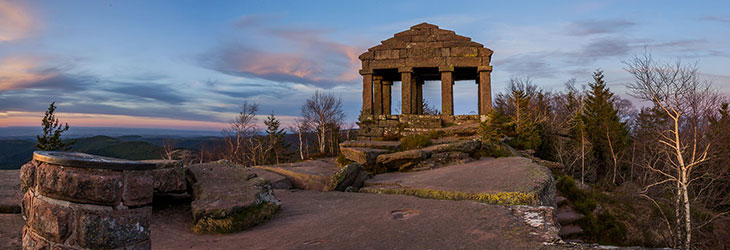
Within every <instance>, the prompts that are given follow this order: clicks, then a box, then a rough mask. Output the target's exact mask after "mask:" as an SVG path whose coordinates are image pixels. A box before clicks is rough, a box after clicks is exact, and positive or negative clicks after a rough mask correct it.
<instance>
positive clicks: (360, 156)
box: [340, 147, 388, 165]
mask: <svg viewBox="0 0 730 250" xmlns="http://www.w3.org/2000/svg"><path fill="white" fill-rule="evenodd" d="M340 153H341V154H342V155H344V156H345V158H347V159H348V160H351V161H354V162H357V163H360V164H363V165H374V164H375V160H376V159H377V158H378V155H381V154H385V153H388V150H384V149H375V148H358V147H340Z"/></svg>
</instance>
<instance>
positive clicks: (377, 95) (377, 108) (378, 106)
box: [373, 76, 383, 115]
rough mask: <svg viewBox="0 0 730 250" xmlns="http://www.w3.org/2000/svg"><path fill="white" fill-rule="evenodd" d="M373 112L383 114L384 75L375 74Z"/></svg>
mask: <svg viewBox="0 0 730 250" xmlns="http://www.w3.org/2000/svg"><path fill="white" fill-rule="evenodd" d="M373 96H374V98H373V114H375V115H382V114H383V77H382V76H373Z"/></svg>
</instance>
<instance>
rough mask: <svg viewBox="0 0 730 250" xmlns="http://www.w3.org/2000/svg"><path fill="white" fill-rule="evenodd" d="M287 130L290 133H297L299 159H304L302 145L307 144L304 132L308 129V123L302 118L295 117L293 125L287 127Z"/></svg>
mask: <svg viewBox="0 0 730 250" xmlns="http://www.w3.org/2000/svg"><path fill="white" fill-rule="evenodd" d="M289 131H291V132H292V133H295V134H297V137H298V142H299V159H301V160H304V159H306V155H305V151H304V146H305V144H307V142H306V139H305V138H304V134H306V133H307V131H309V125H308V124H307V123H306V121H305V120H304V119H295V120H294V124H293V126H291V127H289Z"/></svg>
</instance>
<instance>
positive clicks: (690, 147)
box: [624, 53, 714, 249]
mask: <svg viewBox="0 0 730 250" xmlns="http://www.w3.org/2000/svg"><path fill="white" fill-rule="evenodd" d="M624 64H625V65H626V68H625V70H626V71H628V72H629V73H630V74H631V75H632V76H633V78H634V81H633V82H631V83H628V84H627V85H626V86H627V88H628V89H629V90H630V91H631V95H632V96H634V97H636V98H639V99H642V100H646V101H650V102H652V103H653V104H654V105H655V106H656V107H658V108H659V109H660V110H661V111H662V112H663V113H665V114H666V115H667V116H668V117H669V122H670V124H671V125H670V126H669V128H668V129H666V130H662V131H660V132H659V133H658V138H657V141H656V142H657V143H658V144H660V145H662V151H663V155H664V156H663V159H661V160H663V162H662V163H663V164H646V165H645V167H646V168H648V169H649V170H650V171H651V172H653V173H656V174H658V175H660V176H661V178H660V179H659V180H658V181H655V182H653V183H651V184H648V185H647V186H646V187H645V188H644V192H646V191H648V189H649V188H652V187H655V186H659V185H662V184H666V183H672V184H673V185H672V186H673V187H674V188H675V199H674V200H675V216H676V222H675V223H676V234H674V235H675V237H676V238H677V242H679V245H681V247H682V248H685V249H689V248H690V246H691V243H692V223H691V222H692V220H691V213H690V207H691V202H690V199H689V191H690V190H689V189H690V184H691V183H692V182H693V181H694V180H695V179H694V178H696V176H695V175H694V172H693V171H695V170H696V169H697V168H700V167H702V166H703V165H705V164H704V163H705V162H706V161H707V160H708V159H709V155H708V151H709V150H710V144H709V143H708V142H707V141H706V140H704V138H702V137H703V136H702V135H701V134H700V133H698V129H699V128H698V126H697V125H698V123H697V122H696V121H694V120H693V119H694V118H693V117H694V115H693V112H696V110H695V109H696V108H698V107H693V106H696V105H698V104H699V103H703V102H706V101H707V100H708V99H711V98H713V96H714V93H713V91H712V90H711V84H710V82H708V81H704V80H702V79H700V77H699V72H698V66H697V64H696V63H695V64H685V63H682V62H681V61H680V60H677V61H676V62H674V63H660V62H657V61H655V60H654V59H653V58H652V56H651V54H650V53H645V54H644V55H640V56H634V57H633V58H631V59H630V60H628V61H625V62H624ZM646 197H648V196H646Z"/></svg>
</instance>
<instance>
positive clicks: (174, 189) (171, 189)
mask: <svg viewBox="0 0 730 250" xmlns="http://www.w3.org/2000/svg"><path fill="white" fill-rule="evenodd" d="M142 162H147V163H154V164H155V166H156V167H155V169H154V170H152V171H151V172H152V178H153V179H154V183H155V194H156V195H158V194H171V193H174V194H180V193H185V192H187V183H186V182H185V170H184V169H183V164H182V161H179V160H144V161H142Z"/></svg>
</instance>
